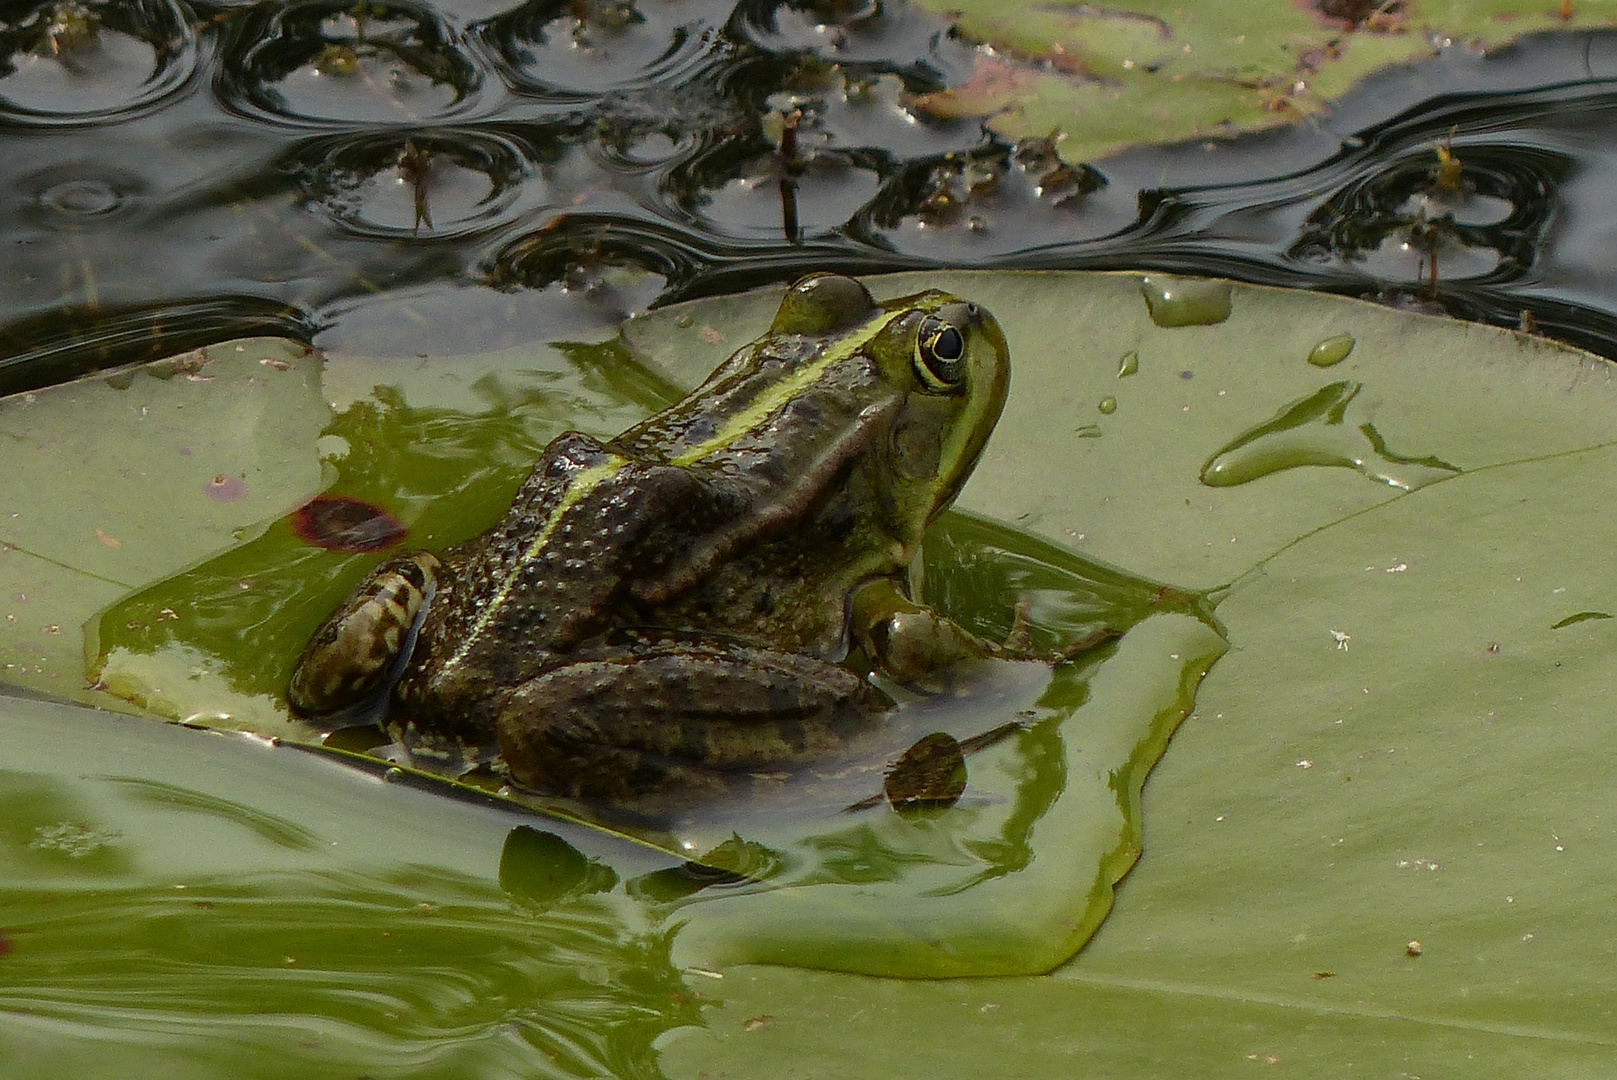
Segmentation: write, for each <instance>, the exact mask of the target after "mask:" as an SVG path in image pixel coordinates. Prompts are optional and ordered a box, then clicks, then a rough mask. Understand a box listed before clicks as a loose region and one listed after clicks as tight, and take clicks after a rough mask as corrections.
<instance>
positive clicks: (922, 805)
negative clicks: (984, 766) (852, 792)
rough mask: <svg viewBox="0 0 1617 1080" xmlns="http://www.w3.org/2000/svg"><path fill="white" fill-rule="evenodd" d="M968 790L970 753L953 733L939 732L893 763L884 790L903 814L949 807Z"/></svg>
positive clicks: (883, 786)
mask: <svg viewBox="0 0 1617 1080" xmlns="http://www.w3.org/2000/svg"><path fill="white" fill-rule="evenodd" d="M965 790H966V755H965V752H964V751H962V750H961V748H960V743H959V741H958V740H956V739H955V737H954V736H953V735H950V734H948V733H946V732H942V731H935V732H933V733H932V734H930V735H928V736H926V737H925V738H922V739H920V740H919V741H918V742H916V743H915V745H913V746H911V747H910V748H909V749H908V750H906V751H904V753H903V754H901V755H900V756H899V759H898V760H897V761H895V762H893V767H892V768H891V769H889V770H888V772H887V778H886V780H885V781H883V783H882V791H883V793H884V794H886V796H887V801H888V802H889V803H891V804H892V807H893V809H894V810H897V811H898V812H899V813H901V814H910V813H921V814H924V813H927V812H929V811H938V810H947V809H948V808H949V807H951V806H953V805H954V804H955V803H956V802H957V801H958V800H959V798H960V795H961V793H962V792H964V791H965Z"/></svg>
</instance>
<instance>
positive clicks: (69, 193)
mask: <svg viewBox="0 0 1617 1080" xmlns="http://www.w3.org/2000/svg"><path fill="white" fill-rule="evenodd" d="M122 201H123V200H122V199H121V198H120V197H119V195H118V193H117V192H116V191H114V190H113V188H112V185H110V184H108V183H107V182H106V181H104V180H65V181H63V182H62V183H60V184H55V185H53V186H52V187H49V188H46V189H45V190H44V191H41V192H40V193H39V203H40V205H41V206H43V207H45V208H46V209H47V210H54V211H55V212H56V213H58V214H63V215H66V216H69V217H96V216H98V215H100V214H106V213H110V212H111V211H113V210H116V209H118V206H119V204H120V203H121V202H122Z"/></svg>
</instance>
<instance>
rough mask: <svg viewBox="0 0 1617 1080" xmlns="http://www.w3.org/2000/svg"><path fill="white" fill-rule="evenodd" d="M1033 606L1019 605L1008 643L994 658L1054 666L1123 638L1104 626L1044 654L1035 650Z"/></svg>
mask: <svg viewBox="0 0 1617 1080" xmlns="http://www.w3.org/2000/svg"><path fill="white" fill-rule="evenodd" d="M1032 608H1033V604H1032V601H1030V600H1023V601H1022V602H1021V603H1019V604H1017V605H1016V613H1015V615H1014V616H1013V617H1012V619H1011V630H1010V633H1008V634H1006V635H1005V641H1004V642H1003V643H1002V644H1001V645H1000V646H998V647H997V650H996V652H995V654H994V655H996V656H1001V657H1005V658H1007V659H1011V660H1042V661H1044V662H1046V663H1050V664H1058V663H1061V662H1062V661H1064V660H1072V659H1075V658H1077V657H1079V656H1082V655H1083V654H1084V653H1086V652H1088V651H1089V650H1090V649H1094V648H1098V647H1099V646H1101V645H1105V644H1106V643H1107V642H1109V641H1116V640H1117V639H1118V638H1120V637H1122V636H1123V631H1121V630H1118V629H1117V628H1115V627H1111V626H1102V627H1099V628H1098V629H1095V630H1091V631H1090V632H1089V633H1087V634H1084V635H1083V636H1082V637H1078V638H1075V639H1073V640H1072V641H1069V642H1067V643H1066V644H1065V645H1062V646H1061V647H1060V648H1057V649H1052V650H1050V651H1048V652H1040V651H1038V650H1035V649H1034V648H1033V620H1032V618H1031V617H1030V616H1031V614H1032Z"/></svg>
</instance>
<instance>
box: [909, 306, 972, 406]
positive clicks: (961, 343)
mask: <svg viewBox="0 0 1617 1080" xmlns="http://www.w3.org/2000/svg"><path fill="white" fill-rule="evenodd" d="M911 365H912V366H913V367H914V368H915V377H916V378H917V379H919V380H921V385H922V386H924V387H925V388H926V389H928V390H930V391H931V392H932V393H934V394H958V393H960V392H961V391H962V390H964V389H965V388H966V335H965V334H962V333H961V332H960V328H959V327H958V326H955V325H953V324H952V323H949V322H945V321H944V320H943V319H940V318H938V317H937V316H936V315H928V316H927V317H926V318H924V319H922V320H921V328H920V331H919V332H918V333H917V334H916V335H915V358H914V360H913V361H912V362H911Z"/></svg>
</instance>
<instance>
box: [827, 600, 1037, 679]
mask: <svg viewBox="0 0 1617 1080" xmlns="http://www.w3.org/2000/svg"><path fill="white" fill-rule="evenodd" d="M849 628H850V630H851V631H852V633H853V637H854V640H855V641H856V642H858V644H859V646H860V648H862V649H863V650H864V651H865V653H866V655H868V656H869V657H870V659H871V660H873V661H874V662H875V663H876V665H877V666H878V667H879V668H880V669H881V670H882V672H883V673H884V674H886V675H889V676H891V677H892V678H893V679H895V680H896V681H898V682H901V683H916V682H919V681H921V680H922V679H924V678H926V677H927V676H929V675H932V674H935V673H936V672H939V671H943V670H944V669H946V668H950V667H953V666H954V665H956V664H958V663H961V662H962V661H966V660H980V659H982V658H984V657H989V656H1006V655H1010V653H1008V652H1007V650H1006V649H1004V648H1002V647H1001V646H998V645H995V644H993V643H992V642H990V641H986V640H984V639H983V638H980V637H978V636H977V635H976V634H973V633H972V632H971V631H969V630H967V629H965V628H964V627H961V626H959V625H957V624H955V623H954V622H951V621H950V620H949V619H947V618H945V617H944V616H942V615H939V614H938V613H937V612H936V611H933V610H932V609H931V608H929V607H927V606H926V605H925V604H917V603H916V602H915V601H914V600H911V599H910V598H909V597H908V596H905V595H904V592H903V590H902V589H901V588H900V587H899V584H898V582H897V581H895V580H893V579H891V578H880V579H878V580H876V581H871V582H867V583H866V584H864V585H862V586H860V587H859V589H857V590H856V591H855V592H854V594H853V596H852V598H851V600H850V608H849Z"/></svg>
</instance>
